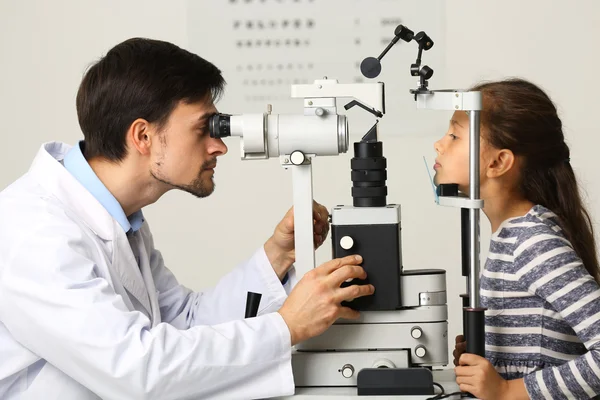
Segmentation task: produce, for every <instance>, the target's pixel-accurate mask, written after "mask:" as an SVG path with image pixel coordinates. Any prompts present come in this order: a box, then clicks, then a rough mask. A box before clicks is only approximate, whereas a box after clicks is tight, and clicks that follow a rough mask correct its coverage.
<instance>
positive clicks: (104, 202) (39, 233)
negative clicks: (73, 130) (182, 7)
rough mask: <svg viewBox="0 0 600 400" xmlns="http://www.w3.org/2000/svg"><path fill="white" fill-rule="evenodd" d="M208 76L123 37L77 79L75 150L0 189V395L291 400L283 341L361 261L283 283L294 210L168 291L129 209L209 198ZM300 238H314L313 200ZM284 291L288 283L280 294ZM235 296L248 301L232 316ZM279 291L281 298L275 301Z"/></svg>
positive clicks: (195, 63)
mask: <svg viewBox="0 0 600 400" xmlns="http://www.w3.org/2000/svg"><path fill="white" fill-rule="evenodd" d="M223 85H224V81H223V78H222V76H221V73H220V71H219V69H217V68H216V67H215V66H214V65H212V64H211V63H209V62H207V61H205V60H204V59H202V58H200V57H198V56H197V55H194V54H191V53H189V52H187V51H185V50H182V49H180V48H179V47H177V46H175V45H173V44H170V43H166V42H161V41H154V40H148V39H130V40H127V41H125V42H123V43H121V44H118V45H117V46H115V47H114V48H113V49H111V50H110V51H109V52H108V53H107V54H106V56H105V57H104V58H102V59H101V60H100V61H98V62H97V63H96V64H95V65H93V66H92V67H91V68H90V69H89V70H88V71H87V73H86V75H85V77H84V78H83V81H82V83H81V86H80V88H79V91H78V93H77V114H78V118H79V123H80V126H81V130H82V132H83V136H84V140H83V141H81V142H79V143H78V144H76V145H75V146H73V147H70V146H67V145H65V144H62V143H48V144H44V145H43V146H42V147H41V149H40V150H39V152H38V154H37V156H36V157H35V159H34V161H33V164H32V165H31V168H30V170H29V171H28V172H27V173H26V174H25V175H24V176H23V177H21V178H20V179H18V180H17V181H16V182H14V183H13V184H11V185H10V186H9V187H7V188H6V189H5V190H4V191H2V192H1V193H0V398H2V399H61V400H67V399H77V400H85V399H98V398H102V399H162V400H166V399H200V398H202V399H206V398H223V399H251V398H265V397H271V396H280V395H289V394H292V393H293V392H294V381H293V376H292V370H291V347H292V346H293V345H295V344H296V343H298V342H301V341H303V340H305V339H308V338H310V337H313V336H316V335H319V334H320V333H322V332H323V331H324V330H325V329H327V328H328V327H329V326H330V325H331V324H332V323H333V322H334V321H335V320H336V319H337V318H339V317H344V318H356V317H357V316H358V314H357V313H356V312H355V311H353V310H350V309H348V308H345V307H341V306H340V303H341V302H342V301H344V300H349V299H352V298H356V297H360V296H364V295H369V294H372V293H373V290H374V288H373V287H372V286H371V285H363V286H358V285H353V286H349V287H346V288H340V285H341V283H342V282H344V281H345V280H347V279H352V278H365V277H366V275H365V272H364V270H363V269H362V268H361V267H360V266H359V264H360V257H355V256H351V257H347V258H343V259H336V260H332V261H330V262H327V263H325V264H323V265H321V266H319V267H318V268H315V269H314V270H313V271H311V272H309V273H308V274H306V275H305V276H304V277H303V278H302V279H301V280H300V281H299V282H296V280H295V277H294V271H293V268H292V263H293V262H294V233H293V232H294V231H293V213H291V212H288V214H287V215H286V216H285V217H284V219H283V220H282V222H281V223H280V224H279V225H278V226H277V227H276V228H275V231H274V233H273V236H271V237H270V238H269V239H268V240H267V242H266V243H265V244H264V246H262V247H261V248H260V249H258V250H257V251H256V253H255V254H254V255H253V256H252V257H251V258H250V260H248V262H246V263H245V264H243V265H241V266H239V267H238V268H237V269H235V270H234V271H233V272H231V273H230V274H228V275H227V276H225V277H224V278H223V279H222V280H221V281H220V282H219V284H218V285H217V287H216V288H214V289H213V290H211V291H208V292H205V293H194V292H192V291H190V290H188V289H187V288H185V287H184V286H182V285H180V284H179V283H178V282H177V280H176V279H175V277H174V276H173V275H172V274H171V272H170V271H169V270H168V269H167V268H166V267H165V264H164V261H163V258H162V256H161V254H160V252H159V251H158V250H156V248H155V247H154V243H153V240H152V234H151V233H150V228H149V226H148V223H147V222H146V221H145V219H144V216H143V215H142V211H141V210H142V208H143V207H144V206H146V205H148V204H152V203H154V202H155V201H157V200H158V199H159V198H160V197H161V196H162V195H163V194H164V193H166V192H167V191H169V190H171V189H181V190H185V191H186V192H189V193H191V194H193V195H195V196H197V197H205V196H208V195H209V194H211V192H212V191H213V188H214V183H213V180H212V177H213V171H214V168H215V167H216V163H217V157H219V156H221V155H224V154H225V153H226V152H227V147H226V146H225V145H224V144H223V142H222V141H221V140H219V139H213V138H211V137H210V136H209V134H208V127H207V122H208V121H207V120H208V117H210V116H211V115H212V114H214V113H215V112H216V109H215V106H214V104H213V100H214V99H215V98H216V97H217V96H218V95H219V94H220V93H221V91H222V88H223ZM314 216H315V220H316V223H315V227H314V230H315V242H316V243H315V244H316V245H320V244H321V243H322V242H323V239H324V237H325V236H326V234H327V231H328V224H327V211H326V209H325V208H324V207H323V206H320V205H315V209H314ZM292 288H293V289H292ZM248 290H251V291H255V292H259V293H262V294H263V297H262V301H261V305H260V309H259V315H258V317H256V318H249V319H243V310H244V305H245V302H246V293H247V291H248ZM288 294H289V296H288Z"/></svg>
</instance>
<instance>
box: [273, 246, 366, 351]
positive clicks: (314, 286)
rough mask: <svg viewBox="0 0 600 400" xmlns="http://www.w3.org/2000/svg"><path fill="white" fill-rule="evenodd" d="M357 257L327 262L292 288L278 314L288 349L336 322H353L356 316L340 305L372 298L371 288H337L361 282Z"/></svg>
mask: <svg viewBox="0 0 600 400" xmlns="http://www.w3.org/2000/svg"><path fill="white" fill-rule="evenodd" d="M361 262H362V257H360V256H348V257H344V258H337V259H333V260H331V261H328V262H326V263H324V264H322V265H321V266H319V267H317V268H314V269H313V270H311V271H309V272H307V273H306V274H304V276H303V277H302V279H301V280H300V281H299V282H298V283H297V284H296V286H295V287H294V290H292V292H291V293H290V295H289V297H288V298H287V299H286V301H285V303H283V305H282V306H281V308H280V309H279V311H278V312H279V314H281V316H282V317H283V320H284V321H285V323H286V324H287V326H288V328H289V330H290V334H291V337H292V346H293V345H295V344H297V343H299V342H302V341H304V340H306V339H310V338H311V337H314V336H318V335H320V334H321V333H323V332H325V330H326V329H327V328H329V327H330V326H331V325H332V324H333V323H334V322H335V321H336V320H337V319H338V318H346V319H356V318H358V317H359V315H360V314H359V312H358V311H355V310H352V309H351V308H348V307H342V305H341V304H340V303H341V302H342V301H349V300H352V299H355V298H357V297H362V296H368V295H371V294H373V292H374V291H375V288H374V287H373V285H351V286H347V287H344V288H341V287H340V286H341V285H342V283H343V282H344V281H346V280H348V279H354V278H358V279H365V278H366V277H367V273H366V272H365V270H364V269H363V268H362V267H361V266H359V265H358V264H360V263H361Z"/></svg>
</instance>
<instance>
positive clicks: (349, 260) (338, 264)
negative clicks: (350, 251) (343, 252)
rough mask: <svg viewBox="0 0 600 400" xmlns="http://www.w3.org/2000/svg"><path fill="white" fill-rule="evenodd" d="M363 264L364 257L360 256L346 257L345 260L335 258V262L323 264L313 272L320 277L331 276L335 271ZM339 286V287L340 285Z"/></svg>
mask: <svg viewBox="0 0 600 400" xmlns="http://www.w3.org/2000/svg"><path fill="white" fill-rule="evenodd" d="M361 262H362V257H361V256H359V255H353V256H346V257H343V258H334V259H333V260H330V261H327V262H326V263H323V264H321V265H320V266H318V267H317V268H315V269H314V270H313V271H314V272H315V273H316V274H318V275H329V274H331V273H332V272H333V271H335V270H338V269H340V268H342V267H343V266H345V265H358V264H360V263H361ZM338 286H339V285H338Z"/></svg>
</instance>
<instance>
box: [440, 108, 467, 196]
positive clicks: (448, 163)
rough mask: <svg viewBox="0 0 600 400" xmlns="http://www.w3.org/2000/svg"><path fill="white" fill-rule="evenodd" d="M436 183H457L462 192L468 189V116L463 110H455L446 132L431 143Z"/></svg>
mask: <svg viewBox="0 0 600 400" xmlns="http://www.w3.org/2000/svg"><path fill="white" fill-rule="evenodd" d="M433 147H434V149H435V151H436V153H437V158H436V159H435V165H434V166H433V169H435V177H434V182H435V184H436V185H439V184H441V183H457V184H458V189H459V190H460V191H461V192H463V193H468V191H469V116H468V115H467V113H466V112H464V111H456V112H454V114H453V115H452V119H451V120H450V126H449V128H448V131H447V132H446V134H445V135H444V136H443V137H442V138H441V139H440V140H438V141H437V142H435V144H434V145H433Z"/></svg>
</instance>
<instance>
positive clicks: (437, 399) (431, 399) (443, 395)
mask: <svg viewBox="0 0 600 400" xmlns="http://www.w3.org/2000/svg"><path fill="white" fill-rule="evenodd" d="M433 384H434V385H436V386H438V385H439V384H437V383H435V382H434V383H433ZM442 390H443V389H442ZM453 396H459V398H461V399H462V398H463V397H468V394H467V393H464V392H453V393H443V392H442V393H439V394H436V395H435V396H433V397H429V398H427V399H426V400H441V399H447V398H449V397H453Z"/></svg>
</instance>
